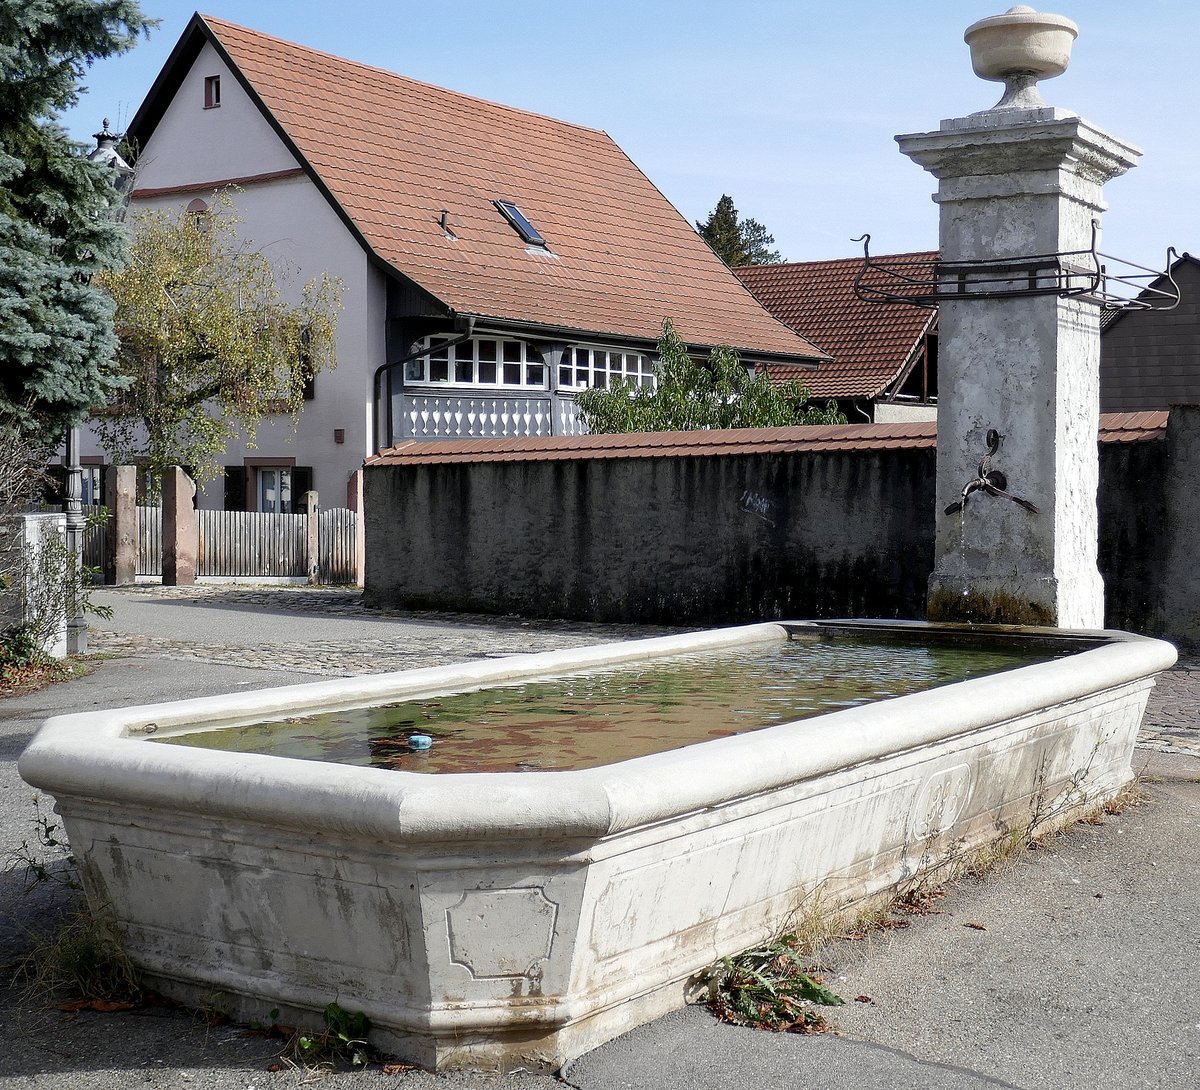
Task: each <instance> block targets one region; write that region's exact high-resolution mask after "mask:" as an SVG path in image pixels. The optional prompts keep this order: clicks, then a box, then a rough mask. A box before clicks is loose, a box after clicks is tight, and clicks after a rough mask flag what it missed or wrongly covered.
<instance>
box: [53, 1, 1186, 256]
mask: <svg viewBox="0 0 1200 1090" xmlns="http://www.w3.org/2000/svg"><path fill="white" fill-rule="evenodd" d="M1008 6H1009V4H1008V3H1007V0H1001V2H997V3H990V2H978V0H906V2H900V0H886V2H885V0H840V2H834V3H830V2H828V0H825V2H821V3H816V2H810V0H791V2H785V0H741V2H737V3H735V2H732V0H726V2H720V3H718V2H714V0H640V2H634V0H509V2H508V3H506V4H496V3H495V2H494V0H487V2H481V0H435V2H433V3H430V2H429V0H421V2H413V0H337V2H336V3H329V2H323V3H310V2H304V0H207V2H206V3H205V4H204V6H203V7H201V9H200V10H201V11H203V12H205V13H206V14H211V15H215V16H219V17H221V18H224V19H228V20H230V21H232V22H236V23H241V24H242V25H244V26H249V27H253V28H254V29H256V30H261V31H263V32H265V33H268V34H273V35H276V36H277V37H281V38H286V39H289V40H291V41H296V42H301V43H303V44H305V45H309V46H313V47H315V48H318V49H324V50H327V51H328V52H331V53H336V54H339V55H341V56H344V57H349V58H351V59H354V60H358V61H363V62H364V63H367V64H373V65H378V66H380V67H382V68H387V69H390V70H391V71H395V72H400V73H403V74H404V75H407V76H412V77H414V78H416V79H421V80H426V81H428V82H430V83H435V84H438V85H440V86H443V87H450V88H453V89H454V90H457V91H463V92H466V93H469V94H473V95H478V96H480V97H482V98H487V99H491V100H494V101H497V102H504V103H508V104H510V105H513V106H519V107H521V108H524V109H529V110H535V111H537V112H539V113H545V114H550V115H551V116H554V117H560V118H563V119H565V120H568V121H574V122H578V123H580V124H585V125H592V126H595V127H596V128H600V129H604V130H605V131H606V132H608V133H610V134H611V135H612V136H613V137H614V138H615V139H616V140H617V142H618V143H620V144H621V146H622V147H623V148H624V149H625V151H626V152H627V153H628V154H629V155H630V156H631V158H632V159H633V160H634V162H636V163H637V164H638V165H639V166H640V167H641V168H642V170H643V171H644V172H645V173H646V174H647V175H648V176H649V177H650V179H651V180H652V181H653V182H654V183H655V184H657V186H658V187H659V189H661V190H662V191H663V193H665V194H666V196H667V197H668V198H669V199H670V200H671V201H672V203H674V204H675V206H676V207H677V208H678V209H679V210H680V211H681V212H682V213H683V214H684V215H685V216H687V217H688V218H689V219H691V220H696V219H701V218H703V217H705V216H706V215H707V213H708V212H709V211H710V210H711V209H712V207H713V206H714V205H715V204H716V202H717V199H718V198H719V197H720V196H721V194H722V193H729V194H730V195H731V196H732V197H733V199H734V202H735V203H736V205H737V207H738V209H739V210H740V211H741V213H742V214H743V215H748V216H754V217H755V218H756V219H758V220H760V221H762V222H763V223H764V224H765V225H766V226H767V228H768V230H770V231H771V232H772V233H773V234H774V235H775V240H776V246H777V248H778V249H780V250H781V251H782V253H783V256H784V257H785V258H787V259H789V260H794V261H804V260H816V259H821V258H832V257H848V256H851V255H853V254H855V253H857V252H860V251H859V248H858V246H857V245H856V244H855V243H853V242H851V241H850V239H851V238H852V237H853V236H856V235H859V234H861V233H862V232H864V231H869V232H870V233H871V235H872V239H873V242H872V249H873V250H874V251H875V252H879V253H886V252H897V251H902V250H917V249H926V248H932V247H934V246H936V244H937V211H936V206H935V205H934V204H933V202H932V201H931V200H930V195H931V193H932V192H933V189H934V185H935V183H934V181H933V179H932V177H931V176H930V175H927V174H926V173H925V172H924V171H922V170H921V169H920V168H919V167H917V166H916V165H915V164H914V163H912V162H910V161H909V160H907V159H905V158H904V157H903V156H901V155H900V153H899V151H898V150H897V149H896V145H895V142H894V140H893V136H894V135H895V134H897V133H906V132H920V131H925V130H929V129H935V128H936V127H937V125H938V122H939V120H940V119H941V118H944V117H955V116H960V115H962V114H966V113H970V112H972V111H974V110H979V109H984V108H986V107H988V106H990V105H992V103H993V102H995V100H996V99H997V98H998V97H999V93H1000V90H1001V88H1000V86H999V85H998V84H988V83H984V82H982V81H980V80H979V79H977V78H976V77H975V76H974V75H973V74H972V73H971V67H970V59H969V53H968V50H967V47H966V45H965V44H964V43H963V39H962V33H963V31H964V30H965V29H966V27H967V26H968V25H969V24H970V23H972V22H973V21H975V20H976V19H980V18H984V17H986V16H989V15H995V14H998V13H1000V12H1001V11H1003V10H1005V8H1007V7H1008ZM1049 7H1050V10H1053V11H1056V12H1059V13H1061V14H1063V15H1067V16H1069V17H1070V18H1072V19H1074V20H1075V21H1076V22H1077V23H1078V24H1079V26H1080V36H1079V40H1078V41H1077V42H1076V43H1075V51H1074V56H1073V59H1072V65H1071V68H1070V70H1069V71H1068V72H1067V73H1066V74H1065V75H1063V76H1061V77H1059V78H1058V79H1055V80H1050V81H1047V82H1045V83H1044V84H1043V85H1042V92H1043V95H1044V97H1045V98H1046V100H1047V101H1048V102H1049V103H1051V104H1052V105H1055V106H1063V107H1067V108H1070V109H1073V110H1077V111H1078V112H1079V113H1081V114H1082V115H1083V116H1084V117H1085V118H1087V119H1088V120H1089V121H1091V122H1092V123H1093V124H1095V125H1097V126H1099V127H1100V128H1102V129H1105V130H1107V131H1108V132H1111V133H1112V134H1113V135H1114V136H1118V137H1120V138H1122V139H1124V140H1127V141H1130V142H1131V143H1133V144H1136V145H1138V146H1139V147H1141V148H1142V149H1143V150H1144V151H1145V155H1144V157H1143V159H1142V163H1141V165H1140V166H1139V167H1137V169H1135V170H1133V171H1132V172H1130V173H1129V174H1127V175H1126V176H1124V177H1123V178H1119V179H1117V180H1115V181H1113V182H1110V183H1109V185H1108V186H1107V188H1106V190H1105V194H1106V197H1107V200H1108V203H1109V211H1108V213H1107V214H1106V217H1105V236H1104V242H1103V246H1102V249H1103V250H1105V251H1106V252H1108V253H1111V254H1115V255H1116V256H1117V257H1121V258H1125V259H1128V260H1132V261H1136V262H1138V263H1139V264H1143V265H1154V266H1156V267H1159V266H1161V264H1162V260H1163V254H1164V252H1165V249H1166V247H1167V246H1168V245H1171V244H1173V245H1175V246H1177V247H1178V248H1179V249H1180V250H1181V251H1182V250H1188V249H1190V250H1192V251H1195V252H1200V169H1198V167H1200V161H1198V160H1200V153H1198V150H1197V149H1198V146H1200V142H1198V140H1197V136H1198V129H1200V119H1198V117H1197V113H1198V107H1200V65H1197V64H1196V60H1195V50H1196V46H1197V44H1198V43H1200V5H1197V4H1195V3H1194V0H1139V2H1138V3H1136V4H1134V3H1130V2H1129V0H1086V2H1084V0H1069V2H1068V0H1063V3H1061V4H1059V3H1057V2H1055V3H1053V4H1051V5H1049ZM143 8H144V10H145V11H146V12H147V14H149V15H151V16H153V17H156V18H159V19H161V20H162V22H161V25H160V27H159V29H158V30H157V31H155V32H154V33H153V34H152V35H151V37H150V39H149V40H148V41H143V42H142V43H141V44H139V45H138V47H137V48H136V49H134V50H133V51H132V52H131V53H128V54H126V55H124V56H122V57H118V58H115V59H112V60H108V61H103V62H100V63H98V64H97V65H95V66H94V68H93V69H92V70H91V72H90V73H89V76H88V79H87V84H88V87H89V92H88V94H87V95H86V96H85V97H84V98H83V100H82V101H81V103H80V105H79V106H78V107H77V108H75V109H74V110H72V111H71V112H70V113H68V114H67V115H65V116H64V118H63V122H64V124H65V125H66V126H67V128H68V129H69V131H70V132H71V134H72V135H73V136H75V137H76V138H77V139H79V140H82V141H86V142H88V143H90V142H91V140H90V137H91V134H92V133H93V132H95V131H96V130H97V129H98V128H99V124H100V120H101V118H102V117H105V116H108V117H111V118H112V119H113V121H114V123H115V124H117V125H121V124H123V123H124V122H127V121H128V120H129V118H130V117H131V116H132V115H133V113H134V112H135V111H136V110H137V107H138V105H139V104H140V102H141V100H142V98H143V97H144V95H145V94H146V92H147V91H148V90H149V87H150V84H151V83H152V82H153V79H154V76H155V75H156V74H157V72H158V70H159V68H160V67H161V65H162V63H163V62H164V61H165V59H166V57H167V55H168V54H169V53H170V51H171V49H172V47H173V46H174V44H175V42H176V41H177V39H178V37H179V35H180V33H181V32H182V30H183V28H184V26H185V25H186V24H187V21H188V19H189V18H190V16H191V14H192V12H193V10H195V6H194V0H190V2H181V0H143Z"/></svg>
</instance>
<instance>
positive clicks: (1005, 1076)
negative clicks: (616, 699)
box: [0, 588, 1200, 1090]
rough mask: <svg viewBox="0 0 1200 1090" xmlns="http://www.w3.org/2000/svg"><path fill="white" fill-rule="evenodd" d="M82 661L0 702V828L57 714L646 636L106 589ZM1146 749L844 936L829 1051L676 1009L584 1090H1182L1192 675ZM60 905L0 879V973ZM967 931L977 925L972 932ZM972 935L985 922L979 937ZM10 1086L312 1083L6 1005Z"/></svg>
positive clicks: (1186, 1066) (221, 1043)
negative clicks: (1125, 804)
mask: <svg viewBox="0 0 1200 1090" xmlns="http://www.w3.org/2000/svg"><path fill="white" fill-rule="evenodd" d="M100 597H101V598H102V599H104V600H105V601H107V602H109V603H111V604H112V605H113V606H114V616H113V618H112V620H111V621H106V622H101V623H100V624H99V625H97V626H96V627H95V628H94V630H93V648H94V649H96V650H100V651H103V652H105V653H119V654H120V655H122V656H124V657H121V658H114V659H107V660H103V661H100V662H99V663H98V665H97V668H96V670H95V672H94V673H93V674H92V675H91V676H89V677H86V678H82V679H80V680H77V681H74V682H70V683H68V684H61V685H56V686H53V687H51V688H49V689H45V690H42V691H41V692H39V693H36V694H32V695H29V696H25V697H20V698H16V699H10V700H7V701H4V702H3V703H0V820H2V821H3V828H4V830H5V834H6V836H5V839H6V841H7V843H8V844H9V845H10V846H12V845H15V844H19V842H20V840H21V839H22V837H27V836H29V835H30V833H31V830H32V823H31V818H32V813H33V810H32V802H31V796H32V794H33V793H32V791H31V790H30V789H29V788H27V787H25V786H24V785H22V784H21V782H20V781H19V779H18V778H17V777H16V774H15V769H14V767H13V762H14V761H15V758H16V756H17V754H18V753H19V752H20V750H21V748H22V747H23V746H24V744H25V743H26V741H27V740H28V738H29V737H30V736H31V734H32V732H33V730H35V729H36V726H37V724H38V723H39V722H40V721H41V720H42V719H43V718H45V717H46V716H47V715H52V714H56V713H58V712H62V711H66V710H78V709H80V708H86V707H89V706H112V705H118V704H133V703H143V702H147V701H153V700H159V699H166V698H169V697H174V696H184V695H202V694H206V693H217V692H226V691H230V690H231V689H237V688H247V687H255V688H260V687H265V686H270V685H278V684H286V683H289V682H293V681H300V680H310V679H311V678H312V676H313V675H314V674H338V673H357V672H363V671H366V670H369V669H381V668H392V667H394V666H408V665H426V664H432V663H435V662H444V661H451V660H453V659H456V658H459V659H461V658H470V657H478V656H480V655H489V654H502V653H511V652H517V653H520V652H526V651H534V650H544V649H547V648H549V647H556V646H569V645H576V644H579V643H583V642H597V641H601V640H605V639H612V638H627V637H631V636H636V635H642V634H650V633H657V632H658V631H661V630H650V629H631V628H621V627H615V626H584V627H582V628H581V627H580V626H569V625H559V624H540V623H537V624H531V623H527V622H520V621H515V620H512V619H503V618H498V619H492V620H486V619H481V618H468V617H453V618H447V617H430V616H419V617H414V616H402V615H390V616H386V617H380V616H378V615H374V616H372V615H368V614H366V613H365V612H364V611H362V610H361V608H360V606H359V605H358V602H357V596H356V595H354V594H353V593H352V592H347V591H337V590H332V591H327V590H323V591H319V592H311V591H307V590H302V589H295V590H293V589H281V590H265V591H246V590H240V589H239V590H233V589H226V588H218V589H208V588H205V589H202V590H199V591H174V592H166V591H162V590H159V589H152V588H146V589H136V590H129V591H119V592H118V591H104V592H101V595H100ZM1143 741H1144V743H1145V744H1144V745H1143V747H1142V748H1141V750H1140V754H1141V756H1140V758H1139V760H1140V762H1141V764H1142V766H1143V770H1144V776H1145V778H1146V780H1147V784H1146V800H1145V802H1144V803H1143V804H1142V805H1140V806H1138V807H1135V808H1133V809H1131V810H1129V811H1127V812H1126V813H1125V814H1123V815H1120V816H1116V817H1110V818H1107V819H1105V821H1104V823H1103V824H1102V825H1096V826H1081V827H1078V828H1076V829H1074V830H1072V831H1070V832H1068V833H1066V834H1063V835H1061V836H1059V837H1056V838H1055V839H1053V840H1051V841H1050V842H1049V843H1047V844H1046V845H1045V846H1044V847H1043V848H1042V849H1041V850H1039V851H1036V852H1031V853H1029V854H1028V855H1025V856H1023V857H1021V858H1019V859H1018V860H1016V861H1014V862H1012V863H1010V864H1009V865H1007V866H1006V867H1004V868H1002V869H1001V870H999V871H998V872H994V873H993V874H991V875H989V876H988V877H986V878H985V879H982V880H964V881H960V882H959V883H957V884H956V885H955V886H954V888H953V889H952V890H951V891H950V892H949V894H948V895H947V896H946V897H945V898H944V899H943V900H941V901H940V902H938V904H937V907H938V912H937V913H936V914H933V915H927V916H914V917H912V918H911V919H908V920H907V921H906V922H907V923H908V924H909V926H907V927H905V928H903V929H896V930H888V931H882V932H878V933H876V934H874V935H872V936H871V937H870V938H868V939H867V940H864V941H860V942H840V943H835V944H833V945H832V947H831V948H830V949H829V950H827V951H826V952H825V954H824V955H823V960H824V963H825V968H826V972H827V978H828V979H829V981H830V983H831V984H832V985H833V987H834V988H835V990H837V991H839V992H840V993H841V994H842V995H845V996H847V997H854V996H863V997H869V999H870V1000H871V1002H866V1001H864V1002H853V1001H851V1002H849V1003H847V1005H846V1007H843V1008H839V1009H838V1010H837V1012H836V1014H835V1020H836V1022H837V1023H838V1025H839V1027H840V1028H841V1030H842V1033H843V1036H841V1037H832V1036H831V1037H797V1036H793V1035H771V1034H762V1033H754V1032H752V1031H748V1030H739V1029H734V1028H731V1027H729V1026H724V1025H720V1024H718V1023H716V1022H714V1021H713V1020H712V1019H711V1018H710V1017H709V1015H708V1014H707V1013H706V1012H705V1011H704V1010H702V1009H699V1008H689V1009H687V1010H683V1011H679V1012H677V1013H675V1014H673V1015H671V1016H669V1017H667V1018H664V1019H661V1020H659V1021H658V1022H655V1023H653V1024H651V1025H649V1026H645V1027H642V1028H641V1029H639V1030H636V1031H634V1032H633V1033H630V1034H627V1035H625V1036H624V1037H622V1038H619V1039H618V1040H616V1041H613V1042H610V1043H609V1044H608V1045H605V1046H604V1047H602V1048H600V1049H597V1050H596V1051H595V1052H593V1053H590V1054H589V1055H587V1056H585V1057H582V1058H580V1059H579V1060H577V1061H575V1062H574V1063H573V1064H572V1065H570V1066H569V1067H568V1069H567V1071H566V1072H564V1081H565V1082H566V1083H567V1084H569V1085H573V1086H577V1087H580V1088H584V1090H602V1088H604V1090H608V1088H621V1087H636V1088H642V1087H645V1088H651V1087H653V1088H663V1090H706V1088H713V1090H716V1088H722V1090H724V1088H728V1087H734V1088H737V1087H746V1088H750V1087H753V1088H755V1090H760V1088H761V1090H773V1088H792V1087H795V1088H803V1090H820V1088H829V1090H842V1088H846V1090H849V1088H852V1087H853V1088H855V1090H859V1088H875V1087H878V1088H908V1087H912V1088H913V1090H916V1088H921V1090H942V1088H946V1090H951V1088H983V1087H997V1086H1010V1087H1013V1086H1015V1087H1020V1088H1022V1090H1034V1088H1041V1087H1045V1088H1053V1090H1072V1088H1076V1087H1078V1088H1080V1090H1083V1088H1086V1090H1103V1088H1106V1087H1121V1088H1136V1087H1155V1088H1164V1090H1175V1088H1179V1090H1185V1088H1186V1090H1194V1087H1195V1086H1196V1085H1197V1072H1198V1071H1200V929H1198V928H1197V923H1196V921H1197V920H1200V836H1198V835H1197V834H1198V833H1200V664H1197V663H1196V662H1195V661H1194V660H1190V661H1185V662H1184V663H1183V664H1182V665H1181V666H1180V667H1178V668H1177V669H1176V670H1175V671H1173V672H1172V673H1171V674H1170V675H1168V676H1167V677H1166V678H1165V679H1164V681H1163V683H1162V684H1161V685H1160V686H1159V688H1158V690H1157V691H1156V693H1155V695H1154V698H1153V702H1152V706H1151V709H1150V713H1149V714H1148V716H1147V728H1146V730H1145V731H1144V734H1143ZM69 904H70V901H69V897H68V896H67V895H65V894H64V893H63V892H62V891H61V890H57V889H50V888H48V887H46V886H42V887H39V888H38V889H37V890H36V891H35V892H34V893H33V894H30V895H25V894H23V893H22V892H21V882H20V875H19V874H18V873H17V872H13V871H9V872H8V873H5V874H2V875H0V961H5V960H8V959H10V958H11V957H13V956H14V955H15V954H17V953H19V952H20V951H22V950H23V949H26V948H27V947H28V945H29V943H30V941H31V938H30V936H31V934H37V933H39V932H40V933H44V932H46V931H48V930H50V929H52V928H53V927H54V926H55V925H56V923H57V921H58V920H60V919H61V918H62V915H63V913H64V912H66V911H67V910H68V908H69ZM968 924H969V925H972V926H968ZM974 925H982V927H977V926H974ZM0 1035H2V1036H0V1039H2V1040H3V1042H4V1045H3V1047H2V1048H0V1090H9V1088H21V1090H24V1088H27V1087H28V1088H33V1087H38V1088H53V1090H60V1088H61V1090H66V1088H72V1090H74V1088H79V1090H82V1088H84V1087H88V1088H97V1090H108V1088H110V1087H111V1088H118V1087H120V1088H124V1087H128V1086H131V1085H136V1086H150V1087H162V1088H177V1087H190V1086H195V1087H213V1088H215V1090H234V1088H238V1090H248V1088H255V1090H264V1088H276V1087H291V1086H298V1085H301V1084H305V1083H307V1082H308V1081H310V1080H309V1076H308V1075H307V1074H306V1073H297V1072H292V1071H283V1072H276V1073H272V1072H268V1071H267V1070H266V1067H267V1064H268V1063H269V1062H270V1061H271V1060H272V1059H273V1058H274V1050H273V1049H272V1048H271V1046H270V1043H269V1042H266V1041H264V1040H262V1039H259V1038H252V1037H251V1038H248V1037H245V1036H243V1035H242V1032H241V1030H239V1029H237V1028H232V1027H219V1028H215V1029H213V1028H209V1027H206V1026H204V1025H203V1024H201V1023H200V1022H198V1021H197V1020H195V1019H194V1018H193V1017H192V1016H190V1015H187V1014H183V1013H180V1012H173V1011H166V1010H158V1009H150V1010H146V1011H140V1012H135V1013H132V1014H124V1015H98V1014H90V1013H81V1014H75V1015H70V1014H64V1013H61V1012H59V1011H57V1010H56V1009H54V1008H53V1007H47V1006H46V1005H45V1004H44V1003H43V1002H40V1001H36V1000H30V999H28V998H27V997H24V996H22V995H21V994H20V993H19V992H17V991H16V990H13V989H9V990H8V991H7V993H5V992H3V991H0ZM330 1078H331V1080H332V1082H333V1083H336V1084H337V1085H342V1084H346V1085H349V1084H351V1083H353V1085H354V1086H356V1087H364V1088H372V1087H384V1086H387V1087H395V1086H397V1085H403V1086H409V1087H413V1088H419V1090H426V1088H433V1087H452V1088H480V1090H482V1088H484V1087H487V1088H491V1090H515V1088H521V1090H545V1088H549V1087H550V1086H552V1085H553V1081H552V1080H550V1079H549V1078H547V1077H544V1076H532V1075H513V1076H509V1077H506V1078H503V1079H486V1078H481V1077H472V1076H461V1075H448V1076H436V1075H430V1074H426V1073H421V1072H414V1073H410V1074H406V1075H385V1074H383V1073H382V1072H380V1071H378V1070H376V1071H371V1072H367V1073H348V1074H341V1075H336V1076H331V1077H330Z"/></svg>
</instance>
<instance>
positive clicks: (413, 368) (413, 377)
mask: <svg viewBox="0 0 1200 1090" xmlns="http://www.w3.org/2000/svg"><path fill="white" fill-rule="evenodd" d="M450 341H451V338H448V337H429V338H427V339H426V344H425V346H424V347H428V348H429V354H428V355H425V356H420V357H419V358H417V359H415V360H409V361H408V363H406V364H405V365H404V381H405V382H435V383H447V384H452V385H456V386H521V387H524V388H525V389H535V390H544V389H545V388H546V364H545V362H544V361H543V359H542V354H541V353H540V352H539V351H538V350H537V349H536V348H534V347H533V346H532V345H529V344H526V343H525V342H524V341H515V340H507V339H504V338H501V337H473V338H472V339H471V340H469V341H462V342H461V343H459V344H451V343H450Z"/></svg>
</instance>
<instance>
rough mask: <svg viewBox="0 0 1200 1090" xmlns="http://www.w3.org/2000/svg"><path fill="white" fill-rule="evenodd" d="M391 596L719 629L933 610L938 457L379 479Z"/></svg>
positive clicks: (376, 564)
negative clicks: (928, 597)
mask: <svg viewBox="0 0 1200 1090" xmlns="http://www.w3.org/2000/svg"><path fill="white" fill-rule="evenodd" d="M366 490H367V495H366V510H367V520H366V521H367V529H366V535H367V540H366V555H367V570H366V593H367V597H368V600H369V601H373V602H375V603H377V604H381V605H382V604H394V605H404V606H407V607H411V608H423V609H456V610H457V609H463V610H472V611H476V610H478V611H484V612H513V613H522V614H528V615H536V616H560V617H576V618H593V619H597V620H607V621H620V620H626V621H662V622H667V623H680V624H709V623H716V622H719V621H749V620H756V619H764V618H778V617H784V616H787V617H831V616H875V617H903V618H913V617H919V616H922V615H923V612H924V597H925V580H926V577H927V576H928V574H929V571H930V569H931V567H932V535H933V525H932V523H933V519H932V512H933V451H932V450H917V451H911V450H910V451H892V452H886V453H869V454H839V453H834V454H822V455H816V456H813V455H807V456H796V455H783V456H781V455H752V456H748V455H742V456H735V457H706V458H695V457H689V458H630V459H596V460H587V461H584V460H573V461H557V462H548V461H546V462H543V461H538V462H500V463H484V464H470V465H433V466H424V467H411V468H409V467H370V468H368V469H367V471H366Z"/></svg>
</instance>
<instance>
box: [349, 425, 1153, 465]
mask: <svg viewBox="0 0 1200 1090" xmlns="http://www.w3.org/2000/svg"><path fill="white" fill-rule="evenodd" d="M1166 429H1167V414H1166V413H1165V412H1151V413H1106V414H1104V415H1103V416H1101V417H1100V436H1099V438H1100V442H1101V443H1137V442H1147V441H1151V440H1156V439H1161V438H1163V436H1164V435H1165V434H1166ZM936 445H937V423H936V421H933V420H915V421H905V422H902V423H888V424H817V425H799V426H796V427H791V428H728V429H723V430H715V431H658V432H633V433H630V434H624V435H556V436H542V437H535V438H510V439H439V440H416V439H413V440H409V441H408V442H405V443H400V444H398V445H397V446H394V447H389V448H388V449H387V450H385V451H383V452H381V453H380V454H377V455H375V457H373V458H368V459H367V461H366V465H368V466H387V465H408V466H411V465H436V464H439V463H451V462H456V463H468V462H553V461H570V460H577V459H595V458H690V457H702V456H711V455H731V454H733V455H741V454H791V453H795V452H798V451H859V452H863V451H875V450H896V449H923V448H924V449H928V448H932V447H935V446H936Z"/></svg>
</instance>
